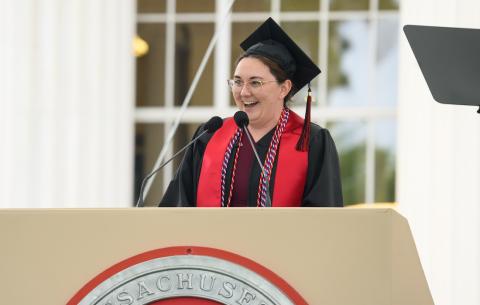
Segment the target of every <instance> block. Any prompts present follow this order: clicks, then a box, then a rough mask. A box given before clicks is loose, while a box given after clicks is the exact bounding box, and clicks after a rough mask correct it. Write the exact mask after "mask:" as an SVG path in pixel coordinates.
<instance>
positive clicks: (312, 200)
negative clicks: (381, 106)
mask: <svg viewBox="0 0 480 305" xmlns="http://www.w3.org/2000/svg"><path fill="white" fill-rule="evenodd" d="M203 130H204V129H203V125H202V126H200V127H199V129H198V130H197V131H196V133H195V135H194V137H196V136H197V135H198V134H200V133H201V132H202V131H203ZM274 131H275V128H274V129H272V130H271V131H270V132H269V133H267V134H266V135H265V136H264V137H263V138H261V139H260V140H259V141H258V142H257V143H256V144H255V147H256V149H257V151H258V155H259V157H260V160H262V162H263V160H265V156H266V154H267V151H268V147H269V145H270V141H271V139H272V136H273V133H274ZM211 137H212V135H211V134H205V135H204V136H202V137H201V138H200V139H199V140H198V141H197V142H196V143H195V144H193V145H192V146H191V147H190V148H189V149H188V150H187V151H186V153H185V155H184V158H183V160H182V162H181V164H180V167H179V169H178V171H177V173H176V175H175V177H174V179H173V180H172V181H171V182H170V184H169V186H168V188H167V191H166V192H165V194H164V196H163V198H162V200H161V202H160V205H159V206H162V207H192V206H196V197H197V187H198V181H199V178H200V171H201V168H202V159H203V154H204V152H205V149H206V146H207V144H208V142H209V140H210V138H211ZM280 145H282V143H281V142H280ZM235 149H236V148H235ZM235 149H234V151H233V152H232V156H233V155H234V154H235ZM277 157H278V156H277ZM233 159H234V158H230V164H229V166H228V168H227V176H226V185H227V186H228V185H230V180H231V168H232V166H233ZM276 159H277V158H276ZM276 163H277V162H276V160H275V162H274V165H273V169H272V176H271V178H270V198H273V192H275V190H274V185H275V174H276ZM260 173H261V169H260V166H259V165H258V162H257V161H256V159H255V160H254V162H253V164H252V168H251V172H250V180H249V181H250V186H249V189H250V191H249V194H248V198H249V202H248V205H249V206H256V203H257V191H258V183H259V179H260ZM219 183H220V181H219ZM226 193H227V194H228V189H227V190H226ZM302 206H305V207H342V206H343V197H342V186H341V182H340V167H339V161H338V154H337V150H336V148H335V143H334V142H333V139H332V137H331V136H330V133H329V132H328V130H327V129H325V128H322V127H320V126H318V125H316V124H314V123H311V133H310V148H309V151H308V169H307V179H306V183H305V189H304V190H303V201H302Z"/></svg>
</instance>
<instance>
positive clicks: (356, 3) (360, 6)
mask: <svg viewBox="0 0 480 305" xmlns="http://www.w3.org/2000/svg"><path fill="white" fill-rule="evenodd" d="M369 2H370V1H369V0H330V9H331V10H334V11H358V10H368V9H369Z"/></svg>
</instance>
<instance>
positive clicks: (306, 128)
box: [296, 83, 312, 151]
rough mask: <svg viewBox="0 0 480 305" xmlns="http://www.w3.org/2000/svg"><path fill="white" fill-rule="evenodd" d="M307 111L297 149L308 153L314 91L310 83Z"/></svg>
mask: <svg viewBox="0 0 480 305" xmlns="http://www.w3.org/2000/svg"><path fill="white" fill-rule="evenodd" d="M306 108H307V109H305V120H304V121H303V128H302V135H301V136H300V139H298V142H297V147H296V149H297V150H298V151H307V150H308V145H309V144H310V109H311V108H312V90H311V89H310V83H308V96H307V107H306Z"/></svg>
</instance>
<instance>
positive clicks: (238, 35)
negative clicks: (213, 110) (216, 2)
mask: <svg viewBox="0 0 480 305" xmlns="http://www.w3.org/2000/svg"><path fill="white" fill-rule="evenodd" d="M261 23H262V22H260V21H259V22H254V23H250V22H248V23H244V22H242V23H232V57H231V59H232V61H231V66H230V67H231V69H230V71H231V72H230V77H232V76H233V73H234V72H235V63H236V61H237V59H238V58H239V57H240V55H241V54H243V50H242V48H240V43H241V42H242V41H244V40H245V38H247V37H248V36H249V35H250V34H251V33H252V32H253V31H254V30H255V29H256V28H258V27H259V26H260V24H261ZM225 86H227V82H226V81H225ZM230 105H232V106H233V105H235V102H234V101H233V97H232V96H231V95H230Z"/></svg>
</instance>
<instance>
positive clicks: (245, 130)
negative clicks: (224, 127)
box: [243, 125, 272, 208]
mask: <svg viewBox="0 0 480 305" xmlns="http://www.w3.org/2000/svg"><path fill="white" fill-rule="evenodd" d="M243 131H244V132H245V134H246V135H247V138H248V141H249V142H250V145H252V150H253V153H254V154H255V157H256V158H257V161H258V164H259V165H260V169H261V170H262V173H263V176H264V177H267V173H266V172H265V168H264V167H263V165H262V162H261V161H260V157H259V156H258V153H257V149H256V148H255V146H254V144H253V140H252V137H251V136H250V133H249V132H248V129H247V126H245V125H243ZM265 207H267V208H270V207H272V199H271V198H270V183H269V182H268V180H267V200H266V202H265Z"/></svg>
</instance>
